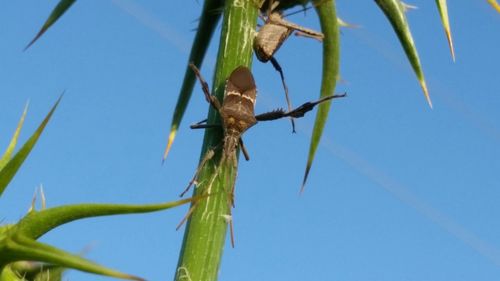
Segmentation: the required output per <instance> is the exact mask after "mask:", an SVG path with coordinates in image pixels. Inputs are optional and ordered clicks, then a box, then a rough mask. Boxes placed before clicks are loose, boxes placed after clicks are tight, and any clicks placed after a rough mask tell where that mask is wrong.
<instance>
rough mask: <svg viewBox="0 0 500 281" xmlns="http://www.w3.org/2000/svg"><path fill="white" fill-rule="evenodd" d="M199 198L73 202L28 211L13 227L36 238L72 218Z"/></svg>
mask: <svg viewBox="0 0 500 281" xmlns="http://www.w3.org/2000/svg"><path fill="white" fill-rule="evenodd" d="M200 198H201V197H194V198H189V199H183V200H178V201H173V202H167V203H161V204H149V205H128V204H74V205H67V206H59V207H54V208H49V209H44V210H41V211H33V212H30V213H28V214H27V215H26V216H25V217H24V218H22V219H21V220H20V221H19V222H18V223H17V224H16V226H15V229H16V231H18V232H19V233H21V234H22V235H26V236H28V237H30V238H33V239H37V238H39V237H40V236H42V235H43V234H45V233H46V232H47V231H49V230H51V229H54V228H55V227H58V226H60V225H62V224H65V223H68V222H71V221H74V220H79V219H83V218H90V217H98V216H110V215H123V214H138V213H149V212H155V211H160V210H166V209H170V208H173V207H177V206H180V205H183V204H186V203H189V202H192V201H193V200H198V199H200Z"/></svg>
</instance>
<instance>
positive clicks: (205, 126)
mask: <svg viewBox="0 0 500 281" xmlns="http://www.w3.org/2000/svg"><path fill="white" fill-rule="evenodd" d="M205 122H207V119H205V120H202V121H200V122H198V123H195V124H193V125H191V126H189V127H190V128H191V129H209V128H220V127H221V125H220V124H206V123H205ZM204 123H205V124H204Z"/></svg>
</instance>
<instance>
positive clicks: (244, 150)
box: [238, 138, 250, 161]
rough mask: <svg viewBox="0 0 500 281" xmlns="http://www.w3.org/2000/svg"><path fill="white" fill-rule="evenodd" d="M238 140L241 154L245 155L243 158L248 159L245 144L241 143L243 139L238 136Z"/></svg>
mask: <svg viewBox="0 0 500 281" xmlns="http://www.w3.org/2000/svg"><path fill="white" fill-rule="evenodd" d="M238 142H239V143H240V147H241V152H243V156H245V160H247V161H248V160H250V155H249V154H248V151H247V149H246V147H245V145H244V144H243V139H242V138H240V139H239V140H238Z"/></svg>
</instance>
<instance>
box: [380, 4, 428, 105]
mask: <svg viewBox="0 0 500 281" xmlns="http://www.w3.org/2000/svg"><path fill="white" fill-rule="evenodd" d="M375 2H376V3H377V5H378V6H379V7H380V9H382V11H383V12H384V14H385V16H386V17H387V19H388V20H389V22H390V23H391V25H392V28H393V29H394V31H395V32H396V35H397V36H398V38H399V41H400V42H401V45H402V46H403V49H404V50H405V53H406V56H407V57H408V60H409V61H410V63H411V65H412V67H413V71H414V72H415V74H416V75H417V78H418V81H419V83H420V86H421V87H422V90H423V92H424V95H425V98H426V100H427V103H428V104H429V106H430V107H431V108H432V101H431V98H430V96H429V91H428V90H427V84H426V83H425V77H424V72H423V70H422V66H421V65H420V59H419V57H418V52H417V48H416V47H415V43H414V41H413V37H412V35H411V31H410V26H409V25H408V21H407V20H406V15H405V11H404V7H403V5H402V4H401V2H400V1H399V0H375Z"/></svg>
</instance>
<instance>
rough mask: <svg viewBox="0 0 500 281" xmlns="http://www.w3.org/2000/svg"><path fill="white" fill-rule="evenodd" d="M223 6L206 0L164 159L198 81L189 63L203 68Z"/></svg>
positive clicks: (218, 0)
mask: <svg viewBox="0 0 500 281" xmlns="http://www.w3.org/2000/svg"><path fill="white" fill-rule="evenodd" d="M223 6H224V1H223V0H206V1H205V4H204V5H203V10H202V12H201V18H200V22H199V24H198V29H197V31H196V36H195V38H194V41H193V46H192V47H191V53H190V54H189V60H188V63H187V64H186V71H185V73H184V81H183V82H182V87H181V91H180V93H179V97H178V98H177V104H176V105H175V110H174V114H173V117H172V123H171V125H170V133H169V135H168V142H167V147H166V148H165V152H164V153H163V161H165V159H166V158H167V156H168V152H169V151H170V148H171V147H172V144H173V142H174V139H175V136H176V135H177V130H178V129H179V126H180V123H181V121H182V117H183V116H184V112H185V111H186V107H187V105H188V103H189V99H190V98H191V94H192V92H193V87H194V84H195V82H196V80H195V76H194V74H193V71H191V69H190V68H189V66H188V65H189V63H193V64H194V65H196V66H197V67H198V68H199V69H201V64H202V63H203V59H204V57H205V54H206V52H207V49H208V46H209V44H210V40H211V39H212V35H213V34H214V31H215V28H216V27H217V23H218V22H219V19H220V17H221V13H220V12H219V11H220V9H221V8H222V7H223Z"/></svg>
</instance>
